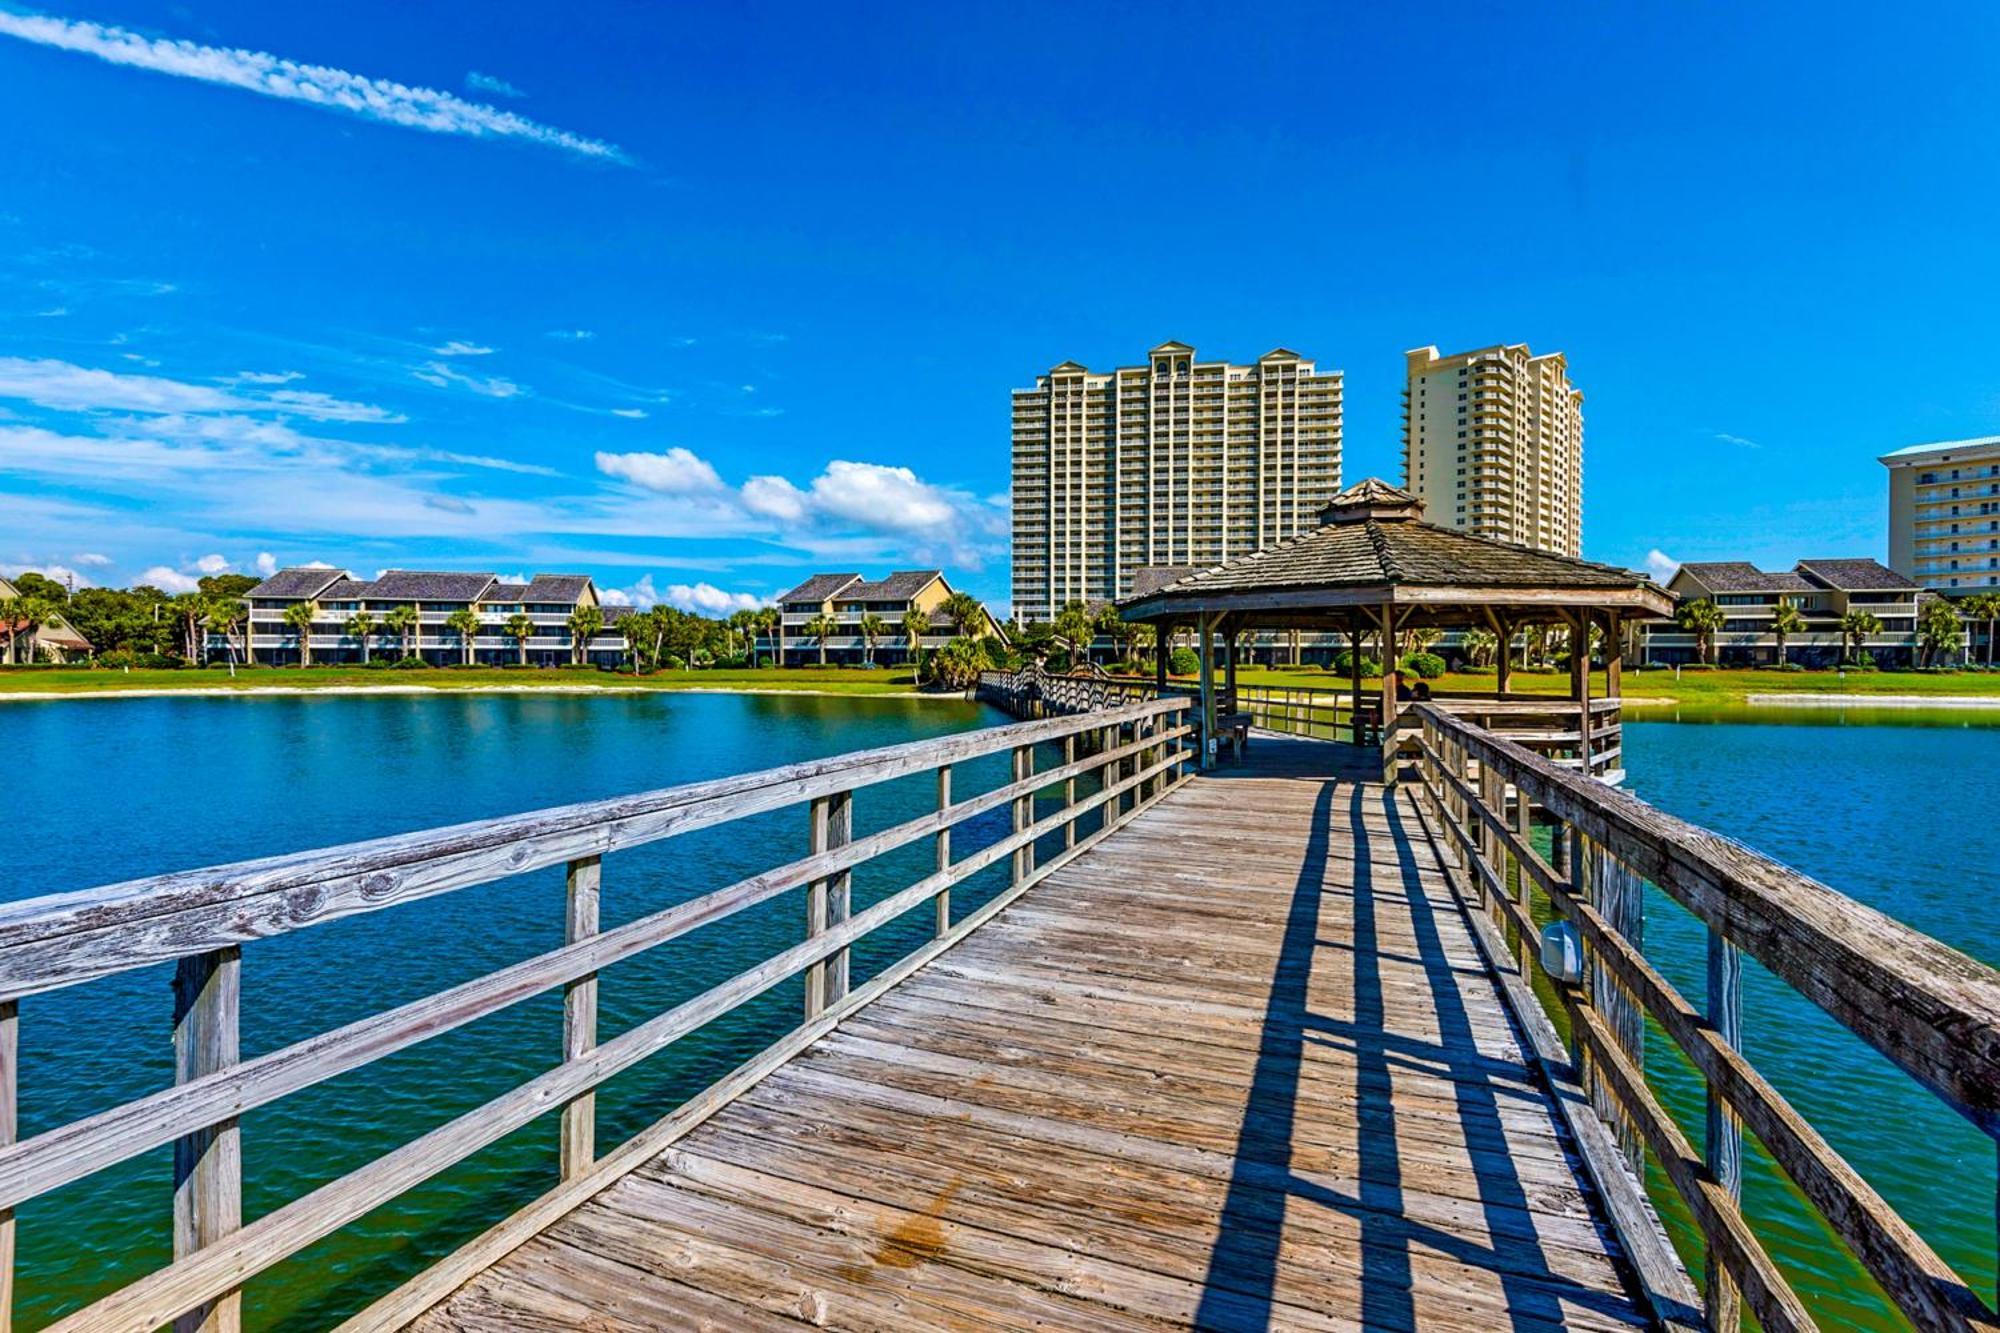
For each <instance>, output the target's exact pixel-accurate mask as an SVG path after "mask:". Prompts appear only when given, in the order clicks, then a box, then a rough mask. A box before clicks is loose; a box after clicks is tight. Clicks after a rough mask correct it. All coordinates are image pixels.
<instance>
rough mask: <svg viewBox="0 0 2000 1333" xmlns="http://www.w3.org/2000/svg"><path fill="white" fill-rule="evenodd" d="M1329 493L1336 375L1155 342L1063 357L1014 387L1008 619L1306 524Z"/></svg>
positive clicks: (1094, 596) (1120, 591)
mask: <svg viewBox="0 0 2000 1333" xmlns="http://www.w3.org/2000/svg"><path fill="white" fill-rule="evenodd" d="M1339 489H1340V372H1339V371H1337V370H1330V371H1326V372H1324V373H1322V372H1320V371H1319V370H1318V369H1317V368H1316V367H1315V366H1314V364H1313V363H1312V362H1310V361H1306V360H1303V359H1301V358H1300V357H1299V355H1298V353H1296V352H1288V351H1286V350H1285V349H1283V348H1279V349H1277V350H1276V351H1273V352H1267V353H1265V354H1264V355H1263V356H1262V357H1259V358H1258V360H1257V363H1256V364H1255V365H1247V366H1239V365H1232V364H1230V363H1229V362H1227V361H1202V360H1200V359H1198V358H1197V357H1196V356H1195V350H1194V348H1192V347H1189V346H1188V345H1187V344H1186V343H1177V342H1169V343H1161V344H1160V345H1159V346H1158V347H1155V348H1154V349H1153V350H1152V353H1151V354H1150V355H1149V356H1148V358H1147V361H1146V364H1145V365H1143V366H1132V367H1127V368H1124V369H1119V370H1114V371H1110V372H1108V373H1100V372H1095V371H1090V370H1086V369H1085V368H1084V367H1082V366H1080V365H1078V364H1077V363H1076V362H1074V361H1065V362H1063V363H1062V364H1061V365H1059V366H1057V367H1056V368H1055V369H1053V370H1051V371H1049V372H1048V373H1047V374H1044V375H1038V376H1036V377H1035V387H1034V388H1032V389H1016V390H1015V391H1014V615H1015V617H1016V618H1017V619H1020V620H1024V621H1027V620H1036V621H1048V620H1053V619H1054V618H1055V616H1056V613H1057V612H1059V611H1061V610H1062V608H1063V606H1064V605H1065V604H1067V603H1069V602H1085V603H1089V602H1095V601H1102V600H1106V599H1111V598H1117V597H1122V596H1124V595H1126V594H1127V593H1129V592H1131V591H1132V580H1133V572H1134V571H1135V570H1137V569H1140V568H1142V567H1144V566H1147V565H1210V564H1215V563H1217V562H1218V561H1221V560H1224V559H1226V558H1228V557H1230V556H1234V555H1242V554H1244V553H1246V552H1249V551H1254V550H1256V549H1257V548H1259V547H1261V546H1269V545H1270V544H1271V543H1273V542H1275V541H1279V540H1281V539H1283V538H1286V537H1290V536H1293V535H1295V534H1297V533H1300V532H1303V531H1306V530H1308V529H1310V528H1311V527H1313V525H1314V524H1315V522H1316V520H1317V516H1318V514H1319V509H1320V506H1321V505H1323V504H1324V503H1325V502H1326V501H1327V500H1328V499H1329V498H1331V497H1332V496H1333V494H1334V493H1335V492H1336V491H1338V490H1339Z"/></svg>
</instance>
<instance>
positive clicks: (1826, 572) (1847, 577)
mask: <svg viewBox="0 0 2000 1333" xmlns="http://www.w3.org/2000/svg"><path fill="white" fill-rule="evenodd" d="M1799 572H1800V573H1801V574H1804V575H1805V576H1806V577H1807V578H1809V579H1811V580H1813V581H1814V582H1815V583H1818V584H1821V585H1822V586H1824V587H1828V588H1832V589H1834V590H1836V591H1838V592H1916V591H1917V590H1918V585H1917V584H1916V583H1915V582H1913V581H1912V580H1910V579H1906V578H1904V577H1903V576H1902V575H1901V574H1898V573H1897V572H1896V571H1895V570H1893V569H1891V568H1889V567H1888V566H1887V565H1885V564H1883V563H1882V562H1881V561H1879V560H1801V561H1799Z"/></svg>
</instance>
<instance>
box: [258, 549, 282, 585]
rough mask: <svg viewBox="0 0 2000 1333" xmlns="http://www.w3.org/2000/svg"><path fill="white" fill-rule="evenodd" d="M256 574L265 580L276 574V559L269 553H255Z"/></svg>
mask: <svg viewBox="0 0 2000 1333" xmlns="http://www.w3.org/2000/svg"><path fill="white" fill-rule="evenodd" d="M257 572H258V573H259V574H262V575H263V576H264V577H265V578H267V579H268V578H270V577H271V575H273V574H275V573H277V572H278V557H277V556H275V555H272V554H271V553H270V552H269V551H259V552H257Z"/></svg>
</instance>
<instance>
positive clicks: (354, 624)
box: [347, 611, 375, 666]
mask: <svg viewBox="0 0 2000 1333" xmlns="http://www.w3.org/2000/svg"><path fill="white" fill-rule="evenodd" d="M347 633H348V637H350V638H354V639H359V640H360V641H361V665H362V666H367V665H368V640H369V639H370V638H371V637H372V636H373V635H374V633H375V617H374V616H371V615H369V614H368V613H367V612H366V611H356V612H355V613H354V614H353V615H351V616H349V617H348V618H347Z"/></svg>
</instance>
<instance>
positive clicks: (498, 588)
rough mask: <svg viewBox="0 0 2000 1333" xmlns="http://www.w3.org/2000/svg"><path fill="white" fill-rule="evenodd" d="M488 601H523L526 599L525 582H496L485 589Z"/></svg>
mask: <svg viewBox="0 0 2000 1333" xmlns="http://www.w3.org/2000/svg"><path fill="white" fill-rule="evenodd" d="M486 600H487V601H489V602H525V601H527V600H528V585H527V584H525V583H496V584H494V585H493V586H492V587H491V588H490V589H488V590H487V593H486Z"/></svg>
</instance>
